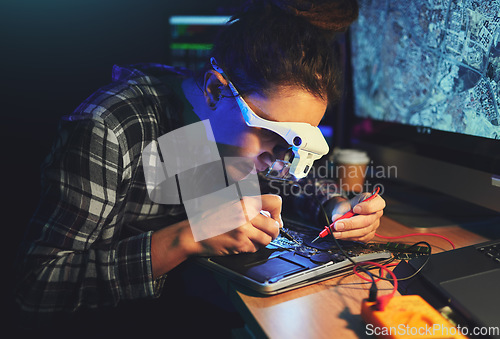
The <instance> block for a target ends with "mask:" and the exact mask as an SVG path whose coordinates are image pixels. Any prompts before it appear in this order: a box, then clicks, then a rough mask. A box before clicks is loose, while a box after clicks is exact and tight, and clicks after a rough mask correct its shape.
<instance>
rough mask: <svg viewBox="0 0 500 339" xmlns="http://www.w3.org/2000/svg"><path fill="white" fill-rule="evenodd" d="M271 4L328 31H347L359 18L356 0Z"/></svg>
mask: <svg viewBox="0 0 500 339" xmlns="http://www.w3.org/2000/svg"><path fill="white" fill-rule="evenodd" d="M271 2H272V3H273V4H274V5H275V6H277V7H279V8H281V9H282V10H284V11H285V12H288V13H291V14H293V15H296V16H299V17H303V18H305V19H306V20H308V21H309V22H310V23H311V24H313V25H314V26H316V27H319V28H321V29H324V30H327V31H334V32H342V31H345V30H346V29H347V28H348V27H349V25H350V24H351V23H352V22H353V21H354V20H356V19H357V17H358V3H357V1H356V0H271Z"/></svg>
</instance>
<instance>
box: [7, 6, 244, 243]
mask: <svg viewBox="0 0 500 339" xmlns="http://www.w3.org/2000/svg"><path fill="white" fill-rule="evenodd" d="M239 3H241V1H234V0H233V1H230V0H203V1H201V0H182V1H173V0H146V1H144V0H142V1H139V0H105V1H103V0H71V1H62V0H45V1H40V0H17V1H11V0H7V1H5V0H3V1H2V2H1V4H0V42H1V45H0V46H1V47H0V67H1V68H0V84H1V88H0V93H1V101H0V104H1V106H0V114H1V126H2V130H1V142H2V158H1V159H2V176H1V180H2V181H3V185H2V188H3V189H2V192H3V199H2V200H3V202H2V209H4V211H3V212H2V216H3V222H2V225H3V228H4V229H5V230H8V233H9V234H10V235H11V236H10V237H8V238H3V239H4V244H5V243H7V245H8V248H9V249H13V248H16V246H17V243H18V241H19V239H20V238H21V235H22V233H23V231H24V228H25V225H26V224H27V222H28V220H29V218H30V217H31V215H32V213H33V212H34V209H35V207H36V204H37V201H38V196H39V178H40V164H41V162H42V161H43V159H44V158H45V156H46V155H47V153H48V152H49V150H50V147H51V144H52V142H53V140H54V138H55V133H56V127H57V123H58V120H59V118H60V117H61V116H62V115H65V114H68V113H70V112H72V111H73V110H74V109H75V108H76V107H77V106H78V105H79V104H80V102H82V101H83V100H84V99H85V98H87V97H88V96H89V95H90V94H92V92H94V91H95V90H96V89H97V88H99V87H100V86H103V85H105V84H107V83H108V82H109V81H110V80H111V69H112V66H113V65H114V64H128V63H135V62H161V63H165V62H166V61H167V60H168V36H169V28H168V17H169V16H170V15H174V14H227V13H228V12H231V9H232V8H233V7H234V6H235V5H237V4H239ZM4 249H5V248H4ZM9 252H10V251H9ZM11 253H12V252H11Z"/></svg>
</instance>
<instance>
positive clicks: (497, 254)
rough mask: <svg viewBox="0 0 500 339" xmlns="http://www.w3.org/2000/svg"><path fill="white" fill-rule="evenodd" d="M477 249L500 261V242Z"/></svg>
mask: <svg viewBox="0 0 500 339" xmlns="http://www.w3.org/2000/svg"><path fill="white" fill-rule="evenodd" d="M477 250H478V251H479V252H481V253H483V254H484V255H485V256H487V257H488V258H490V259H492V260H494V261H496V262H498V263H500V243H496V244H488V245H485V246H480V247H478V248H477Z"/></svg>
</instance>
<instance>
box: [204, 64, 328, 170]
mask: <svg viewBox="0 0 500 339" xmlns="http://www.w3.org/2000/svg"><path fill="white" fill-rule="evenodd" d="M210 63H211V64H212V67H213V68H214V70H216V71H217V72H219V73H220V74H221V75H222V76H223V77H224V78H225V79H226V80H227V82H228V84H229V88H230V89H231V92H232V93H233V95H234V97H235V99H236V102H237V103H238V106H239V108H240V110H241V113H242V115H243V119H244V120H245V122H246V124H247V125H248V126H250V127H260V128H264V129H267V130H270V131H273V132H274V133H277V134H278V135H280V136H281V137H282V138H283V139H285V141H286V142H287V143H288V144H289V145H290V149H291V151H292V154H290V152H288V153H287V155H285V158H284V159H278V160H276V161H275V162H274V163H273V164H272V166H271V167H270V168H269V170H268V172H267V174H266V176H268V177H270V178H272V179H281V180H297V179H300V178H303V177H305V176H307V174H308V173H309V170H310V169H311V167H312V165H313V163H314V161H315V160H317V159H319V158H321V157H322V156H323V155H325V154H326V153H328V150H329V148H328V144H327V143H326V140H325V138H324V137H323V134H321V131H320V129H319V128H318V127H315V126H312V125H310V124H308V123H305V122H277V121H271V120H266V119H263V118H261V117H259V116H258V115H257V114H255V112H254V111H253V110H252V109H251V108H250V107H249V106H248V104H247V103H246V101H245V100H244V99H243V98H242V97H241V95H240V94H239V92H238V90H237V89H236V87H234V85H233V84H232V82H231V81H230V80H229V79H228V77H227V76H226V74H225V73H224V71H223V70H222V68H220V67H219V66H218V65H217V62H216V60H215V59H214V58H213V57H212V58H211V59H210Z"/></svg>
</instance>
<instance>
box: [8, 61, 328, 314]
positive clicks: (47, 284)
mask: <svg viewBox="0 0 500 339" xmlns="http://www.w3.org/2000/svg"><path fill="white" fill-rule="evenodd" d="M165 74H167V75H169V76H170V77H171V79H172V83H177V88H179V87H180V86H179V84H180V82H181V79H182V78H183V77H184V76H186V75H187V74H186V73H185V72H182V71H180V70H178V69H174V68H172V67H169V66H164V65H156V64H137V65H131V66H129V67H119V66H114V68H113V82H112V83H111V84H110V85H108V86H105V87H103V88H101V89H99V90H98V91H97V92H95V93H94V94H93V95H91V96H90V97H89V98H88V99H87V100H85V101H84V102H83V103H82V104H81V105H80V106H79V107H78V108H77V109H76V110H75V111H74V112H73V113H72V114H71V115H69V116H66V117H65V118H64V119H62V121H61V123H60V130H59V134H58V135H59V136H58V140H57V142H56V143H55V144H54V146H53V149H52V151H51V153H50V155H49V156H48V157H47V159H46V160H45V162H44V164H43V166H42V196H41V199H40V203H39V206H38V208H37V210H36V212H35V214H34V215H33V217H32V219H31V221H30V224H29V225H28V228H27V230H26V235H25V238H24V240H23V243H22V245H21V248H20V251H19V261H18V265H17V269H18V273H19V277H18V278H19V283H18V286H17V291H16V300H17V302H18V304H19V305H20V307H21V309H22V310H23V311H28V312H35V313H51V312H56V311H65V312H71V311H75V310H77V309H79V308H80V307H82V306H85V307H89V308H95V307H100V306H115V305H117V304H118V302H119V301H121V300H131V299H138V298H153V297H157V296H159V294H160V292H161V288H162V285H163V279H164V278H165V277H161V278H160V279H157V281H156V282H155V281H153V275H152V267H151V235H152V233H153V231H154V229H134V226H133V225H134V222H138V221H144V220H146V219H149V218H154V217H158V216H167V217H169V220H170V222H172V223H173V222H175V221H179V220H182V219H185V210H184V208H183V207H182V206H180V205H159V204H156V203H153V202H152V201H151V200H150V199H149V197H148V193H147V189H146V184H145V180H144V173H143V169H142V158H141V152H142V150H143V149H144V148H145V147H146V146H147V145H148V144H149V143H150V142H151V141H153V140H157V139H158V138H159V137H160V136H161V135H163V134H165V133H167V132H169V131H172V130H174V129H176V128H178V127H180V126H182V124H183V121H182V116H183V110H185V109H190V107H186V106H187V105H185V102H183V100H184V99H183V97H182V95H179V93H178V92H176V91H175V89H173V88H174V87H175V86H174V87H171V86H168V85H169V84H166V83H165V81H164V80H163V81H160V80H159V77H157V76H156V75H161V76H165ZM162 79H163V78H162ZM326 199H328V196H327V195H324V196H322V197H321V201H325V200H326ZM301 205H302V206H303V208H308V207H311V206H312V205H311V206H309V205H307V204H302V203H301ZM313 209H314V213H316V212H317V206H315V207H314V208H313ZM141 224H144V223H141ZM131 229H132V230H135V231H136V232H135V234H134V233H131V232H130V230H131Z"/></svg>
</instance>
